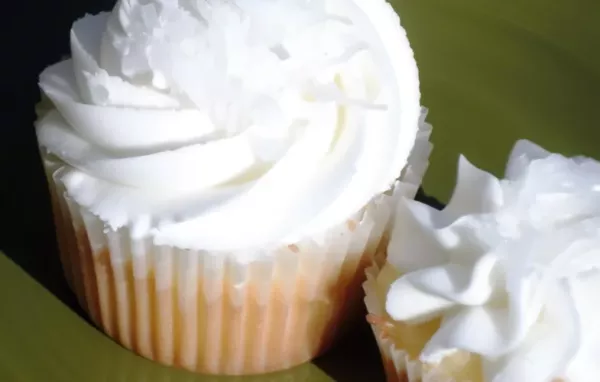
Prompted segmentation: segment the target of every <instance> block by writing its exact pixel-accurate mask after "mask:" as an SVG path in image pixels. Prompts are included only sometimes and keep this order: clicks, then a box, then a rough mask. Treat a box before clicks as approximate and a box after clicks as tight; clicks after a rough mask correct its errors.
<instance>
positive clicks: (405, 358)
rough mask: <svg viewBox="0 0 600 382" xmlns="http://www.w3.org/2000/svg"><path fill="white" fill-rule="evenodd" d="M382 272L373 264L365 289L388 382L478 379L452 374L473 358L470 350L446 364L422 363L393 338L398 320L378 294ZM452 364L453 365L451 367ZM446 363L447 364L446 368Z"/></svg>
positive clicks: (436, 381)
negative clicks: (386, 308)
mask: <svg viewBox="0 0 600 382" xmlns="http://www.w3.org/2000/svg"><path fill="white" fill-rule="evenodd" d="M380 271H381V268H380V266H378V265H377V264H373V265H372V266H370V267H368V268H367V269H366V270H365V274H366V278H367V279H366V281H365V282H364V284H363V289H364V291H365V299H364V302H365V305H366V307H367V313H368V316H367V321H368V322H369V324H370V325H371V329H372V330H373V334H374V335H375V340H376V341H377V346H378V347H379V352H380V354H381V359H382V362H383V367H384V370H385V375H386V380H387V381H388V382H477V381H470V380H469V381H465V380H464V379H460V380H456V379H455V378H453V377H452V372H451V371H452V370H457V369H460V368H461V367H462V365H465V364H466V363H467V362H468V360H469V357H470V355H469V353H466V352H457V353H455V354H453V355H452V356H450V357H449V358H448V359H447V360H446V362H444V364H443V365H433V364H426V363H423V362H421V361H420V360H419V359H418V358H415V357H411V355H410V354H409V352H408V351H407V350H406V349H401V348H399V347H398V346H397V345H396V343H395V342H394V341H393V340H392V339H391V338H390V337H389V335H388V331H390V330H393V327H394V325H396V324H395V323H394V321H393V320H392V319H391V318H390V317H389V316H388V315H387V313H386V311H385V301H382V300H381V298H380V296H379V295H378V293H377V288H378V285H377V276H378V275H379V273H380ZM449 365H451V366H450V367H448V366H449ZM444 366H446V367H444Z"/></svg>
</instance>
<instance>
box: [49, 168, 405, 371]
mask: <svg viewBox="0 0 600 382" xmlns="http://www.w3.org/2000/svg"><path fill="white" fill-rule="evenodd" d="M60 173H61V171H60V170H59V171H58V172H57V173H55V175H54V176H53V178H52V179H53V188H54V192H53V193H52V196H53V199H54V202H53V205H54V206H55V208H57V210H56V212H55V215H56V216H57V231H58V236H59V242H60V243H61V244H60V248H61V251H62V253H63V256H62V258H61V260H62V262H63V267H64V270H65V274H66V277H67V279H68V280H69V281H70V285H71V286H72V288H73V290H74V291H75V293H76V295H77V299H78V301H79V303H80V304H81V305H82V307H83V308H84V309H85V310H86V311H87V312H88V313H89V315H90V317H91V319H92V320H93V321H94V322H95V323H96V324H97V325H98V326H99V327H101V328H102V329H103V330H104V331H105V332H106V333H107V334H108V335H109V336H110V337H112V338H114V339H115V340H116V341H117V342H119V343H121V344H122V345H123V346H125V347H126V348H128V349H131V350H133V351H135V352H137V353H139V354H141V355H142V356H144V357H147V358H150V359H153V360H156V361H159V362H161V363H164V364H167V365H175V366H180V367H183V368H186V369H189V370H193V371H198V372H203V373H209V374H229V375H239V374H255V373H265V372H270V371H275V370H281V369H287V368H289V367H292V366H295V365H297V364H300V363H303V362H306V361H308V360H310V359H312V358H314V357H316V356H317V355H319V354H320V353H322V352H323V351H324V350H325V349H327V348H328V347H329V345H330V344H331V342H332V341H333V339H334V338H335V335H336V334H337V332H338V329H340V327H338V325H337V323H339V322H343V321H344V320H345V319H346V318H347V316H348V315H349V314H350V313H349V311H350V310H354V308H356V307H357V306H360V299H359V297H360V295H361V293H360V286H361V283H362V281H363V279H364V277H363V270H364V268H365V267H366V266H367V265H368V264H369V263H370V261H371V259H372V257H373V252H372V251H373V250H374V249H376V248H377V247H378V244H379V243H380V242H381V240H382V236H383V232H384V231H385V229H386V225H387V222H388V221H389V215H390V212H389V211H390V210H391V207H390V206H391V203H392V200H393V199H394V197H395V195H381V196H380V197H379V198H377V199H376V200H374V201H373V202H372V203H371V204H370V205H369V206H367V207H366V208H365V210H364V211H363V212H361V213H360V214H359V215H358V216H356V217H355V218H354V219H350V220H348V221H347V222H346V223H345V224H343V225H342V226H339V227H336V228H334V229H332V230H331V231H330V232H329V234H328V235H327V238H326V239H325V240H324V242H323V243H321V244H320V245H318V244H316V243H315V242H313V241H310V240H307V241H303V242H300V243H298V244H295V245H291V246H286V247H284V248H280V249H278V250H275V251H273V253H271V254H269V255H268V256H265V258H264V260H261V261H253V262H250V263H242V262H239V261H238V260H237V257H236V256H235V254H228V253H217V254H215V253H207V252H202V251H192V250H181V249H177V248H171V247H166V246H156V245H154V244H153V243H152V242H151V241H150V240H148V239H141V240H140V239H135V238H134V237H132V235H131V232H130V231H129V230H128V229H121V230H119V231H112V230H110V229H107V228H106V227H105V225H104V224H103V223H102V221H100V220H99V219H98V218H96V217H95V216H93V215H92V214H91V213H89V212H87V211H86V210H84V209H81V208H79V207H78V206H77V205H76V204H75V203H73V202H72V201H71V200H70V199H69V198H68V197H66V195H65V192H64V189H62V187H61V182H60Z"/></svg>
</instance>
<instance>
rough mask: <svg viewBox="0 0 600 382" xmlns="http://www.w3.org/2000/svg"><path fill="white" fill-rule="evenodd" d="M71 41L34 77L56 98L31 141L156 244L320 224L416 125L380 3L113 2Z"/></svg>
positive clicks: (401, 53) (352, 206)
mask: <svg viewBox="0 0 600 382" xmlns="http://www.w3.org/2000/svg"><path fill="white" fill-rule="evenodd" d="M71 50H72V58H71V59H70V60H67V61H64V62H61V63H59V64H56V65H54V66H52V67H50V68H48V69H47V70H45V71H44V72H43V73H42V75H41V77H40V86H41V88H42V89H43V91H44V92H45V93H46V95H47V96H48V97H49V98H50V99H51V100H52V102H53V103H54V105H55V106H56V109H57V110H56V111H53V112H51V113H50V114H48V115H47V116H46V117H45V118H44V119H42V120H41V121H40V122H39V123H38V138H39V142H40V145H41V146H42V147H43V148H44V149H45V150H46V151H47V152H48V153H49V154H52V156H50V157H48V158H47V159H48V160H55V161H58V162H59V164H60V162H62V163H63V169H62V171H61V172H60V174H61V179H62V181H63V183H64V184H65V187H66V189H67V192H68V194H69V196H70V197H72V198H73V199H74V200H75V201H76V202H77V203H78V204H80V205H82V206H83V207H86V208H88V209H90V210H91V212H93V213H94V214H95V215H97V216H99V217H100V218H101V219H102V220H104V221H105V222H106V223H107V224H108V225H109V226H110V227H111V228H112V229H119V228H121V227H123V226H128V225H136V226H144V227H147V229H146V230H136V232H138V231H139V232H141V231H144V235H146V236H151V237H152V238H153V239H154V240H155V241H156V242H159V243H162V244H168V245H174V246H177V247H184V248H195V249H204V250H209V251H210V250H235V249H239V248H253V247H262V246H265V245H274V244H284V243H286V244H287V243H290V242H294V241H297V240H300V239H302V238H304V237H306V236H311V235H313V234H316V233H320V232H323V231H324V230H326V229H327V228H330V227H333V226H335V225H336V224H339V223H341V222H343V221H344V220H345V219H347V218H348V217H349V216H351V215H353V214H354V213H356V212H357V211H359V210H360V209H361V208H362V207H364V206H365V205H366V204H368V202H369V201H370V200H371V199H373V198H374V197H375V196H377V195H378V194H380V193H382V192H385V191H386V190H388V189H389V188H390V186H391V185H392V184H393V183H394V181H395V180H396V179H397V178H398V176H399V175H400V173H401V171H402V169H403V168H404V166H405V165H406V162H407V158H408V155H409V153H410V151H411V149H412V147H413V145H414V142H415V139H416V136H417V131H418V127H419V118H420V105H419V90H418V76H417V69H416V64H415V62H414V58H413V55H412V50H411V49H410V47H409V45H408V41H407V39H406V36H405V33H404V31H403V30H402V28H401V27H400V24H399V19H398V17H397V15H396V14H395V13H394V11H393V9H392V8H391V6H390V5H389V4H388V3H386V2H385V1H384V0H326V1H312V0H235V1H229V0H211V1H206V0H202V1H190V0H121V1H119V2H118V3H117V5H116V7H115V8H114V10H113V12H112V13H110V14H109V13H102V14H99V15H96V16H86V17H85V18H83V19H81V20H79V21H77V22H75V24H74V25H73V28H72V31H71ZM148 221H149V223H148ZM139 222H143V223H144V224H138V223H139Z"/></svg>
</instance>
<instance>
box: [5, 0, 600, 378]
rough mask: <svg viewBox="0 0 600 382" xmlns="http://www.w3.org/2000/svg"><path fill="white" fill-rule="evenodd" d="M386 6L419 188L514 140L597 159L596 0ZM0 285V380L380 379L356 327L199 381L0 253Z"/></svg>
mask: <svg viewBox="0 0 600 382" xmlns="http://www.w3.org/2000/svg"><path fill="white" fill-rule="evenodd" d="M395 5H396V7H397V9H398V10H399V11H400V14H401V16H402V21H403V24H404V26H405V27H406V29H407V30H408V34H409V38H410V39H411V41H412V44H413V47H414V50H415V54H416V57H417V61H418V63H419V66H420V68H421V80H422V91H423V103H424V104H425V105H426V106H428V107H429V108H430V110H431V113H430V118H429V120H430V121H431V122H432V123H433V125H434V126H435V130H434V138H433V139H434V143H435V145H436V148H435V150H434V154H433V157H432V164H431V168H430V171H429V172H428V175H427V178H426V182H425V188H426V190H427V191H428V192H429V193H431V194H433V195H434V196H437V197H439V198H441V199H442V200H444V199H447V197H448V196H449V193H450V190H451V189H452V187H453V184H454V177H455V165H456V161H457V156H458V154H459V153H464V154H466V155H467V157H468V158H469V159H470V160H471V161H472V162H474V163H476V164H477V165H479V166H480V167H483V168H486V169H488V170H491V171H492V172H495V173H497V174H501V173H502V168H503V165H504V161H505V159H506V155H507V154H508V151H509V149H510V147H511V145H512V144H513V143H514V141H515V140H516V139H517V138H529V139H532V140H534V141H536V142H538V143H540V144H542V145H543V146H545V147H547V148H548V149H550V150H553V151H558V152H563V153H566V154H575V153H577V154H585V155H589V156H596V157H598V156H599V155H598V154H597V152H596V151H597V147H598V140H599V139H600V113H598V112H596V111H595V108H596V107H597V106H598V105H599V104H600V50H598V49H597V42H598V41H600V24H599V23H598V22H597V19H598V15H600V2H598V0H568V1H566V0H561V1H558V0H556V1H551V0H504V1H498V0H399V1H396V2H395ZM8 255H9V256H10V257H12V258H13V259H19V258H20V256H24V254H19V253H9V254H8ZM43 255H44V254H39V256H43ZM53 277H56V278H59V277H61V276H60V275H58V274H57V275H53ZM0 280H1V281H0V283H1V285H2V287H1V288H0V302H1V303H2V309H1V313H0V344H1V345H0V381H7V382H9V381H23V382H40V381H44V382H69V381H86V382H88V381H89V382H118V381H123V382H125V381H135V382H184V381H185V382H192V381H217V382H218V381H241V382H244V381H248V382H251V381H315V382H319V381H324V382H325V381H332V380H339V381H354V380H358V381H377V380H382V378H383V377H382V372H381V367H380V365H379V362H378V354H377V351H376V348H375V347H374V345H373V341H372V339H371V338H370V336H369V333H368V328H367V327H366V326H363V327H361V328H358V329H357V330H356V332H355V333H353V335H351V336H349V338H348V340H347V342H346V343H343V344H340V346H338V348H337V349H334V350H333V351H332V352H331V354H329V355H327V356H325V357H324V358H323V359H321V360H319V361H317V362H315V363H314V364H307V365H303V366H301V367H298V368H296V369H294V370H291V371H288V372H284V373H280V374H274V375H270V376H261V377H251V378H215V377H204V376H197V375H193V374H190V373H187V372H185V371H180V370H173V369H170V368H166V367H162V366H159V365H156V364H153V363H152V362H149V361H146V360H144V359H142V358H140V357H137V356H135V355H134V354H132V353H130V352H128V351H126V350H124V349H122V348H121V347H119V346H118V345H116V344H115V343H113V342H112V341H111V340H109V339H108V338H107V337H105V336H104V335H102V334H101V333H100V332H99V331H97V330H96V329H95V328H94V327H92V326H91V325H89V324H88V323H87V321H85V320H84V319H82V318H81V317H80V316H79V315H78V314H77V313H76V312H75V311H74V310H71V309H70V308H68V307H67V306H66V305H65V304H63V303H62V302H61V300H59V299H58V298H56V297H55V296H53V295H52V294H50V293H49V292H48V291H47V290H46V289H45V288H44V287H42V286H41V285H39V284H37V283H36V282H35V281H34V280H33V279H31V278H30V277H29V276H27V274H26V273H25V272H23V271H22V270H20V269H19V268H18V267H16V266H15V265H13V264H12V263H11V262H10V260H8V259H7V258H6V257H4V256H3V255H1V254H0ZM57 280H58V279H57ZM59 297H61V298H62V299H63V300H64V299H65V296H59Z"/></svg>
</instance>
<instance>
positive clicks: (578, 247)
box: [365, 141, 600, 382]
mask: <svg viewBox="0 0 600 382" xmlns="http://www.w3.org/2000/svg"><path fill="white" fill-rule="evenodd" d="M396 216H397V218H396V221H395V225H394V228H393V233H392V237H391V241H390V245H389V248H388V258H387V262H386V263H385V264H384V265H383V266H382V267H378V266H374V267H371V268H369V269H368V271H367V275H368V281H367V282H366V283H365V290H366V292H367V296H366V304H367V308H368V310H369V312H370V316H369V321H370V322H371V325H372V328H373V331H374V333H375V336H376V338H377V342H378V344H379V346H380V349H381V353H382V357H383V360H384V363H385V367H386V373H387V376H388V381H409V382H414V381H422V382H433V381H435V382H450V381H452V382H558V381H564V382H585V381H590V382H591V381H596V380H598V375H599V374H600V369H599V366H598V362H597V356H598V351H599V349H600V330H599V329H598V322H599V321H600V313H599V312H600V311H598V309H596V308H594V306H595V303H596V295H597V294H598V292H599V291H600V252H599V251H598V248H600V163H599V162H597V161H595V160H592V159H588V158H583V157H574V158H567V157H564V156H562V155H558V154H551V153H549V152H547V151H546V150H544V149H542V148H541V147H539V146H536V145H534V144H533V143H531V142H528V141H519V142H518V143H517V144H516V146H515V148H514V149H513V152H512V154H511V156H510V159H509V161H508V166H507V169H506V174H505V179H502V180H499V179H497V178H495V177H494V176H492V175H490V174H488V173H486V172H484V171H482V170H479V169H477V168H476V167H474V166H473V165H471V164H470V163H469V162H467V160H466V159H464V158H461V159H460V163H459V175H458V183H457V187H456V190H455V192H454V195H453V197H452V198H451V201H450V203H449V204H448V206H447V207H446V208H445V209H444V210H442V211H438V210H434V209H432V208H430V207H428V206H426V205H423V204H420V203H417V202H415V201H411V200H406V199H403V200H401V202H400V203H399V205H398V210H397V215H396Z"/></svg>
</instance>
